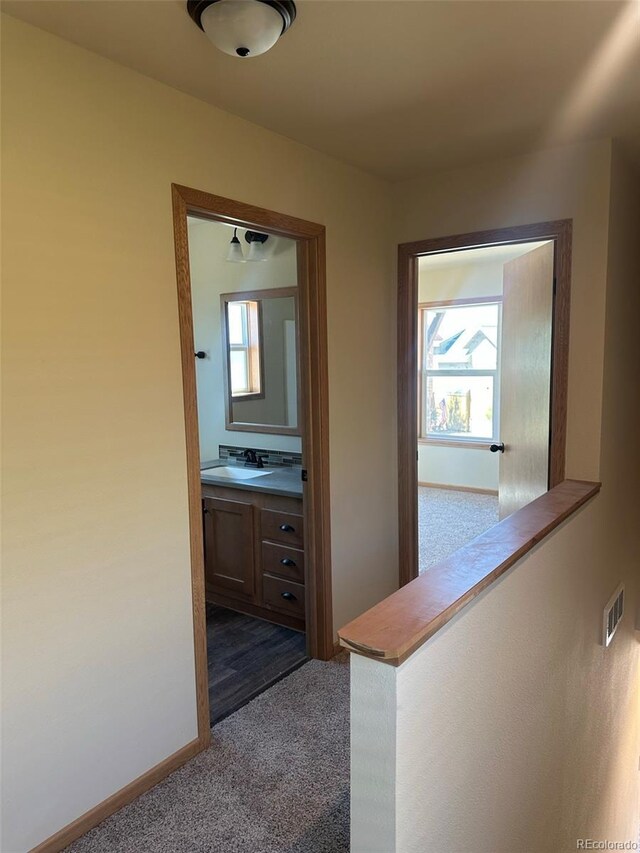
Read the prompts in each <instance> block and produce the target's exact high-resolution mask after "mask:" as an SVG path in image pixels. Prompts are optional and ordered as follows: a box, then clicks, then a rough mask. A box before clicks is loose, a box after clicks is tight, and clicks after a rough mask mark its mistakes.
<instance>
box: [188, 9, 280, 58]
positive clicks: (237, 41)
mask: <svg viewBox="0 0 640 853" xmlns="http://www.w3.org/2000/svg"><path fill="white" fill-rule="evenodd" d="M187 11H188V12H189V15H190V16H191V17H192V18H193V20H194V21H195V22H196V24H197V25H198V26H199V27H200V29H201V30H203V32H204V33H205V34H206V36H207V37H208V38H209V40H210V41H212V42H213V44H215V46H216V47H217V48H219V49H220V50H221V51H222V52H223V53H227V54H229V56H240V57H243V58H244V57H252V56H259V55H260V54H261V53H266V52H267V51H268V50H269V49H270V48H272V47H273V46H274V44H275V43H276V42H277V41H278V39H279V38H280V36H281V35H282V34H283V33H284V32H286V31H287V30H288V29H289V27H290V26H291V24H292V23H293V22H294V20H295V17H296V5H295V3H294V2H293V0H187Z"/></svg>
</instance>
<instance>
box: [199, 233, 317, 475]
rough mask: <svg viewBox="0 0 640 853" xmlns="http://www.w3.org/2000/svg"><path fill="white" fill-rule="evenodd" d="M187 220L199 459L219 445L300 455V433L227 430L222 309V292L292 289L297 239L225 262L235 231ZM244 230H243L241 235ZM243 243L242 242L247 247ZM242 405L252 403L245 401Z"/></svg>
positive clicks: (276, 240) (277, 240)
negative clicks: (264, 256)
mask: <svg viewBox="0 0 640 853" xmlns="http://www.w3.org/2000/svg"><path fill="white" fill-rule="evenodd" d="M188 224H189V272H190V274H191V306H192V310H193V335H194V346H195V348H196V350H203V351H204V352H206V353H207V357H206V358H203V359H197V360H196V384H197V393H198V428H199V436H200V460H201V461H202V462H205V461H208V460H213V459H217V458H218V447H219V446H220V445H221V444H232V445H236V446H237V447H252V448H259V449H261V450H289V451H297V452H298V453H299V452H300V450H301V448H302V441H301V439H300V437H299V436H293V435H272V434H268V433H260V432H251V433H247V432H238V431H233V430H227V429H226V428H225V409H224V377H223V372H222V371H223V361H222V332H221V328H222V327H221V312H220V294H221V293H236V292H237V291H241V290H266V289H270V288H274V287H296V284H297V260H296V244H295V241H294V240H288V239H287V238H286V237H275V236H272V237H270V238H269V240H268V241H267V244H266V246H267V247H268V249H269V253H270V254H269V260H268V261H260V262H255V263H246V264H235V263H227V261H226V260H225V258H226V254H227V251H228V248H229V241H230V240H231V237H232V236H233V231H232V230H231V229H230V228H229V227H228V226H226V225H222V224H221V223H219V222H211V221H208V220H204V219H195V218H191V217H189V218H188ZM243 233H244V232H242V231H241V232H240V236H242V234H243ZM243 242H244V240H243ZM246 245H247V244H246V243H245V247H246ZM245 251H246V249H245ZM280 367H281V373H282V383H281V388H282V389H284V365H281V366H280ZM265 369H266V368H265ZM275 369H277V366H276V368H275ZM281 396H283V394H281ZM270 399H271V398H270V397H269V400H270ZM277 402H278V401H276V404H277ZM256 403H257V404H259V405H264V403H265V401H264V400H259V401H256ZM244 405H245V406H248V405H253V404H251V403H245V404H244ZM280 405H281V408H282V410H283V411H282V413H281V417H282V420H281V421H280V423H284V400H283V399H282V400H280ZM234 408H236V407H234ZM267 422H268V421H267ZM273 422H274V423H275V421H273Z"/></svg>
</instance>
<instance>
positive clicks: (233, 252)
mask: <svg viewBox="0 0 640 853" xmlns="http://www.w3.org/2000/svg"><path fill="white" fill-rule="evenodd" d="M227 260H228V261H231V262H232V263H234V264H243V263H244V255H243V254H242V246H241V245H240V240H238V229H237V228H234V229H233V237H232V238H231V242H230V243H229V251H228V252H227Z"/></svg>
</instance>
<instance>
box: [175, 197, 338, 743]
mask: <svg viewBox="0 0 640 853" xmlns="http://www.w3.org/2000/svg"><path fill="white" fill-rule="evenodd" d="M172 189H173V205H174V231H175V246H176V269H177V280H178V307H179V317H180V339H181V352H182V374H183V388H184V406H185V430H186V444H187V475H188V485H189V513H190V532H191V562H192V593H193V614H194V640H195V662H196V689H197V696H198V724H199V734H200V737H201V738H203V739H207V740H208V736H209V726H210V723H213V722H216V721H218V720H219V719H221V718H222V717H224V716H226V715H227V714H228V713H230V712H232V711H233V710H235V709H236V708H237V707H239V706H240V705H242V704H244V703H245V702H246V701H249V699H251V698H252V697H253V696H255V695H256V694H257V693H259V692H262V690H264V689H266V688H267V687H268V686H270V684H272V683H274V682H275V681H276V680H278V679H279V678H281V677H283V676H284V675H286V674H287V673H288V672H291V671H292V670H293V669H294V668H296V667H297V666H299V665H300V664H301V663H303V662H304V661H305V660H307V659H308V658H309V657H315V658H319V659H322V660H326V659H329V658H330V657H332V655H333V653H334V646H333V625H332V618H331V587H330V556H329V542H330V539H329V526H328V519H329V488H328V486H329V484H328V464H327V463H328V433H327V426H328V423H327V391H328V389H327V368H326V308H325V283H324V227H323V226H320V225H315V224H313V223H309V222H305V221H302V220H298V219H294V218H291V217H287V216H284V215H282V214H278V213H275V212H273V211H268V210H263V209H259V208H254V207H251V206H249V205H245V204H242V203H240V202H235V201H232V200H229V199H224V198H220V197H218V196H212V195H210V194H208V193H203V192H200V191H197V190H192V189H189V188H186V187H181V186H176V185H174V186H173V188H172ZM312 388H313V394H312V393H310V392H311V389H312Z"/></svg>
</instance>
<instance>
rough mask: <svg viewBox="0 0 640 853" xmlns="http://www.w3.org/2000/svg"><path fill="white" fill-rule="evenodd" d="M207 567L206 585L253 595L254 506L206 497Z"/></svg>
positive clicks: (204, 507)
mask: <svg viewBox="0 0 640 853" xmlns="http://www.w3.org/2000/svg"><path fill="white" fill-rule="evenodd" d="M202 511H203V520H204V566H205V569H204V571H205V580H206V584H207V586H211V587H215V588H216V589H218V590H220V591H221V592H225V593H226V594H228V595H235V596H236V597H240V598H245V599H251V598H253V593H254V588H255V580H254V556H253V542H254V531H253V506H252V505H251V504H250V503H243V502H241V501H228V500H223V499H222V498H204V499H203V501H202Z"/></svg>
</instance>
